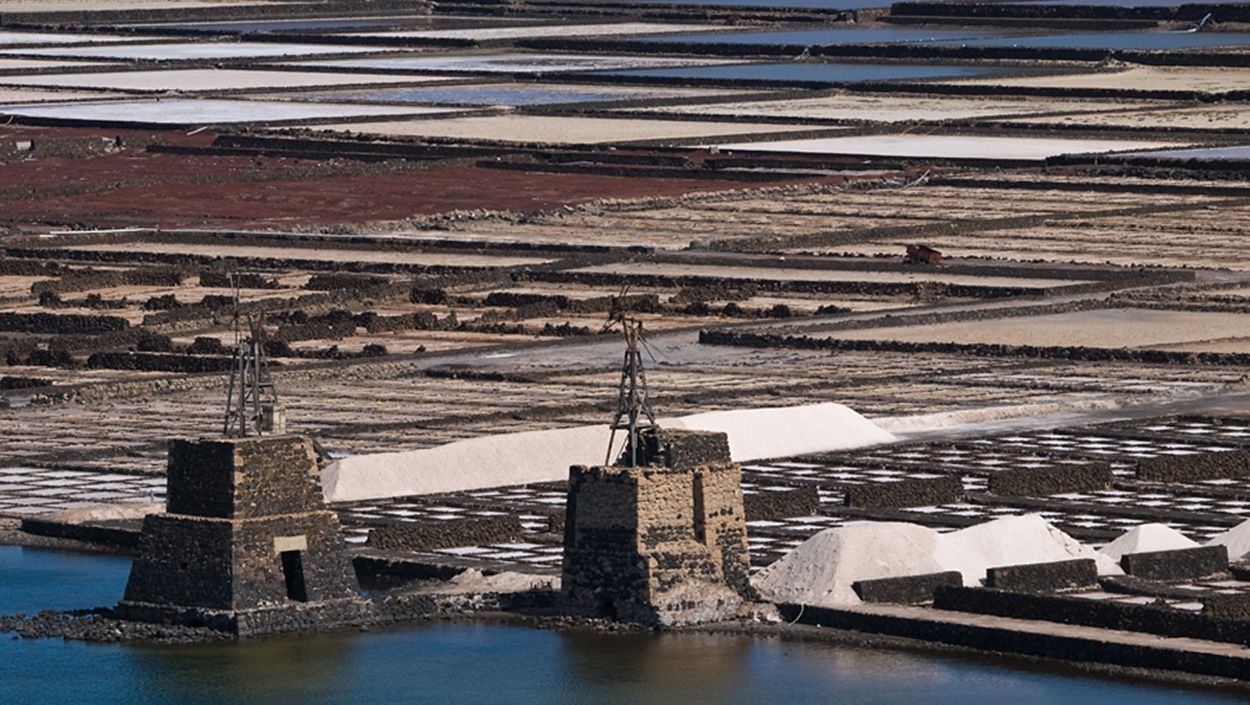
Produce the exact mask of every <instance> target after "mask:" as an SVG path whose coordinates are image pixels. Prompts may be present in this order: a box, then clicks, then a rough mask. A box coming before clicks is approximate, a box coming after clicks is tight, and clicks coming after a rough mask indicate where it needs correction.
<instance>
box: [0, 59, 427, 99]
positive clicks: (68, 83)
mask: <svg viewBox="0 0 1250 705" xmlns="http://www.w3.org/2000/svg"><path fill="white" fill-rule="evenodd" d="M0 64H3V61H0ZM445 80H447V77H445V76H396V75H394V74H389V75H385V74H370V73H323V72H318V71H263V70H255V71H251V70H247V69H174V70H164V71H109V72H101V73H56V74H33V75H26V76H3V77H0V83H5V84H8V85H13V86H47V87H53V88H105V89H111V90H119V91H159V92H164V91H181V92H194V91H238V90H257V89H293V88H334V87H339V86H374V85H391V84H400V83H421V84H425V83H433V82H437V81H445Z"/></svg>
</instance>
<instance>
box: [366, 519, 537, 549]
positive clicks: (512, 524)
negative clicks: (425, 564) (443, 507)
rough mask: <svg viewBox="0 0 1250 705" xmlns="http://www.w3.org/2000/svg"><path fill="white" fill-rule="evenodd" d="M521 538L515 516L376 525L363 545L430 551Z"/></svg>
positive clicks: (518, 523) (519, 524)
mask: <svg viewBox="0 0 1250 705" xmlns="http://www.w3.org/2000/svg"><path fill="white" fill-rule="evenodd" d="M520 536H521V521H520V519H517V518H516V517H515V516H501V517H483V518H473V519H457V520H454V521H433V522H426V523H422V524H391V525H388V526H378V527H374V528H373V529H372V530H371V531H370V532H369V541H368V543H367V544H366V545H367V546H368V547H369V548H375V549H379V550H386V551H433V550H437V549H440V548H454V547H457V546H483V545H487V544H492V543H509V542H512V541H516V540H517V539H518V538H519V537H520Z"/></svg>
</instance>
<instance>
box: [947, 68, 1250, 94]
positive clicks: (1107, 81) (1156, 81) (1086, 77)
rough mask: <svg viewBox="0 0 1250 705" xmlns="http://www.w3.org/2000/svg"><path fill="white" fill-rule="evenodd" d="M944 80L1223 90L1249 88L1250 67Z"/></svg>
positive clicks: (1208, 91) (1011, 84)
mask: <svg viewBox="0 0 1250 705" xmlns="http://www.w3.org/2000/svg"><path fill="white" fill-rule="evenodd" d="M943 82H944V83H960V84H965V85H978V86H1025V87H1030V88H1100V89H1106V90H1121V91H1129V90H1133V91H1200V92H1206V93H1224V92H1228V91H1244V90H1250V68H1223V67H1213V66H1211V67H1208V66H1202V67H1171V66H1134V67H1132V68H1128V69H1125V70H1123V71H1107V72H1096V73H1087V74H1077V75H1064V76H1019V77H1012V78H973V79H966V80H965V79H959V80H953V81H943Z"/></svg>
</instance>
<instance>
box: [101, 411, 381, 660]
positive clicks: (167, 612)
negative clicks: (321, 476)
mask: <svg viewBox="0 0 1250 705" xmlns="http://www.w3.org/2000/svg"><path fill="white" fill-rule="evenodd" d="M167 482H168V489H167V500H166V511H165V513H164V514H152V515H149V516H148V517H147V518H146V519H144V522H143V534H142V536H141V537H140V539H139V555H138V557H137V558H136V559H135V561H134V564H133V566H132V567H131V570H130V580H129V581H128V582H127V584H126V595H125V598H124V599H123V600H122V602H121V603H120V604H119V605H118V613H119V614H120V615H121V616H123V617H125V618H129V619H136V620H142V621H154V622H165V623H173V624H187V625H196V626H199V625H203V626H208V627H212V628H214V629H220V630H222V631H227V632H231V633H234V634H237V635H240V636H248V635H255V634H265V633H273V632H282V631H292V630H300V629H315V628H320V627H328V626H334V625H336V624H345V623H352V622H358V621H360V620H361V619H362V618H363V617H364V615H365V613H366V611H367V602H366V601H365V600H364V599H362V598H361V596H360V588H359V585H358V584H357V582H356V575H355V572H354V571H353V570H352V565H351V562H350V560H349V559H348V557H347V554H346V551H345V549H344V545H343V540H342V536H341V532H340V527H339V521H338V516H337V515H336V514H335V513H334V512H331V511H329V510H328V509H326V507H325V503H324V501H323V499H322V495H321V487H320V482H319V480H318V468H317V460H316V455H315V453H314V451H313V447H312V442H311V441H310V440H309V439H308V438H307V437H304V436H253V437H247V438H214V439H206V440H198V441H186V440H176V441H173V443H172V444H171V445H170V449H169V465H168V478H167Z"/></svg>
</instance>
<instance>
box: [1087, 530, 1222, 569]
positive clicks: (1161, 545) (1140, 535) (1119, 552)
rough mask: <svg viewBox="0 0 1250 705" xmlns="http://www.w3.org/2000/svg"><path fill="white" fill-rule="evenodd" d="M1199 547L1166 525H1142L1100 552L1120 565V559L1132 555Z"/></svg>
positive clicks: (1125, 533)
mask: <svg viewBox="0 0 1250 705" xmlns="http://www.w3.org/2000/svg"><path fill="white" fill-rule="evenodd" d="M1197 546H1198V543H1197V542H1196V541H1193V540H1192V539H1190V538H1189V537H1188V536H1186V535H1185V534H1182V533H1181V532H1179V531H1177V530H1176V529H1173V528H1172V527H1170V526H1168V525H1166V524H1142V525H1141V526H1137V527H1134V528H1132V529H1129V530H1128V531H1126V532H1124V533H1123V534H1121V535H1120V537H1119V538H1117V539H1116V540H1115V541H1112V542H1111V543H1109V544H1107V545H1106V546H1103V547H1102V548H1100V549H1098V552H1099V553H1101V554H1102V555H1104V556H1106V557H1108V558H1110V559H1111V560H1113V561H1116V562H1117V563H1118V562H1119V561H1120V558H1122V557H1124V556H1126V555H1128V554H1130V553H1146V552H1148V551H1175V550H1178V549H1182V548H1197Z"/></svg>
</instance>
